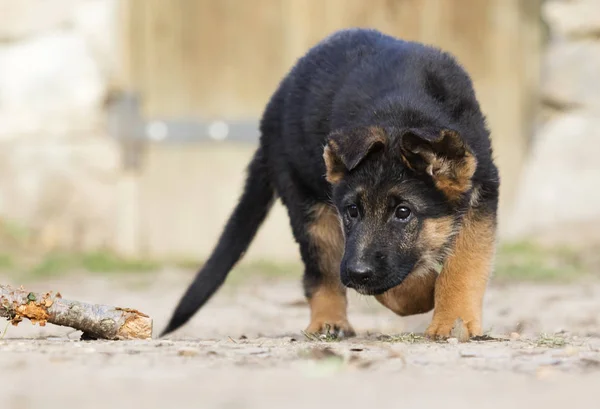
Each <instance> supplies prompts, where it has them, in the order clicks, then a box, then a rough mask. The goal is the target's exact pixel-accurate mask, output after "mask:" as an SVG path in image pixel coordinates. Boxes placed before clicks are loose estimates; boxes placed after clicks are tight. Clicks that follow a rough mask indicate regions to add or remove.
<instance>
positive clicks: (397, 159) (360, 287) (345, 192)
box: [324, 127, 477, 295]
mask: <svg viewBox="0 0 600 409" xmlns="http://www.w3.org/2000/svg"><path fill="white" fill-rule="evenodd" d="M324 159H325V164H326V168H327V175H326V176H327V180H328V181H329V182H330V183H331V184H332V186H333V201H334V204H335V205H336V207H337V209H338V212H339V216H340V220H341V223H342V227H343V231H344V235H345V249H344V256H343V258H342V262H341V280H342V283H343V284H344V285H345V286H347V287H351V288H354V289H356V290H357V291H358V292H360V293H363V294H370V295H374V294H381V293H383V292H385V291H387V290H389V289H390V288H392V287H395V286H397V285H399V284H400V283H402V281H403V280H404V278H406V277H407V276H408V274H409V273H411V272H412V271H415V273H417V272H418V271H419V270H421V269H422V270H423V271H428V269H429V268H430V267H431V266H432V265H435V264H436V263H437V262H438V261H439V260H440V257H441V256H442V254H443V253H444V249H445V248H446V247H447V246H448V244H449V242H450V241H451V238H452V236H453V235H454V233H455V231H456V228H457V223H458V221H457V217H456V214H457V211H458V210H459V209H460V207H461V206H464V203H466V202H467V200H468V198H467V196H468V195H469V194H470V191H471V184H472V182H471V181H472V177H473V174H474V173H475V169H476V165H477V162H476V160H475V157H474V156H473V154H472V152H471V151H470V150H469V148H468V147H467V146H466V144H465V142H464V141H463V139H462V138H461V136H460V135H459V134H458V133H456V132H454V131H451V130H448V129H433V128H431V129H394V128H391V129H387V128H386V129H384V128H379V127H365V128H353V129H343V130H339V131H336V132H333V133H332V134H331V135H329V138H328V141H327V145H326V147H325V151H324Z"/></svg>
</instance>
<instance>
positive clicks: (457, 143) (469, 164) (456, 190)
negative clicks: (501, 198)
mask: <svg viewBox="0 0 600 409" xmlns="http://www.w3.org/2000/svg"><path fill="white" fill-rule="evenodd" d="M400 150H401V155H402V160H403V161H404V164H405V165H406V166H407V167H408V168H410V169H412V170H413V171H415V172H417V173H422V174H428V175H429V176H431V177H432V178H433V181H434V183H435V185H436V187H437V188H438V189H439V190H441V191H442V192H443V193H444V194H445V195H446V197H448V198H449V199H450V200H457V199H459V198H460V197H461V196H462V195H463V194H464V193H466V192H467V191H468V190H469V189H471V185H472V178H473V175H474V174H475V169H476V168H477V160H476V159H475V156H474V155H473V153H472V152H471V150H470V149H469V147H468V146H467V145H466V143H465V141H464V140H463V138H462V137H461V136H460V134H459V133H458V132H455V131H452V130H449V129H443V130H432V129H411V130H408V131H407V132H405V133H404V134H403V135H402V140H401V142H400Z"/></svg>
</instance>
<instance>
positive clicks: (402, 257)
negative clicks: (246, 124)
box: [163, 29, 500, 338]
mask: <svg viewBox="0 0 600 409" xmlns="http://www.w3.org/2000/svg"><path fill="white" fill-rule="evenodd" d="M260 131H261V138H260V145H259V147H258V149H257V151H256V153H255V155H254V158H253V159H252V161H251V163H250V165H249V168H248V175H247V180H246V184H245V188H244V192H243V194H242V196H241V198H240V199H239V203H238V205H237V207H236V208H235V210H234V212H233V214H232V215H231V217H230V219H229V221H228V222H227V225H226V226H225V229H224V231H223V233H222V235H221V237H220V239H219V242H218V244H217V246H216V248H215V249H214V251H213V253H212V255H211V256H210V258H209V259H208V261H207V262H206V264H205V265H204V266H203V267H202V269H201V270H200V271H199V273H198V274H197V276H196V277H195V279H194V281H193V282H192V284H191V285H190V286H189V288H188V289H187V292H186V293H185V295H184V296H183V298H182V299H181V301H180V303H179V305H178V306H177V308H176V310H175V312H174V314H173V316H172V318H171V321H170V322H169V324H168V326H167V328H166V329H165V330H164V332H163V335H164V334H167V333H169V332H171V331H173V330H175V329H177V328H179V327H180V326H182V325H183V324H185V323H186V322H187V321H188V320H189V319H190V317H192V315H194V314H195V313H196V311H198V309H200V307H202V305H203V304H204V303H205V302H206V301H207V300H208V299H209V298H210V297H211V296H212V295H213V294H214V293H215V291H216V290H217V289H218V288H219V287H220V286H221V285H222V284H223V282H224V281H225V278H226V277H227V274H228V272H229V271H230V269H231V268H232V267H233V266H234V264H235V263H236V262H237V261H238V260H239V259H240V258H241V257H242V256H243V254H244V252H245V251H246V249H247V248H248V246H249V244H250V242H251V241H252V239H253V237H254V235H255V234H256V232H257V230H258V228H259V226H260V225H261V223H262V222H263V221H264V219H265V217H266V216H267V213H268V211H269V209H270V207H271V205H272V203H273V201H274V200H275V198H276V196H279V197H280V198H281V200H282V202H283V204H284V205H285V207H286V208H287V211H288V213H289V217H290V221H291V227H292V230H293V234H294V237H295V239H296V241H297V242H298V244H299V246H300V253H301V256H302V260H303V262H304V266H305V271H304V280H303V281H304V290H305V295H306V297H307V299H308V301H309V304H310V312H311V314H310V324H309V325H308V328H307V332H309V333H320V332H324V331H333V332H334V333H336V334H338V335H339V336H351V335H353V334H354V330H353V328H352V326H351V325H350V323H349V322H348V319H347V315H346V305H347V301H346V288H347V287H349V288H352V289H354V290H356V291H357V292H359V293H361V294H365V295H373V296H375V298H376V299H377V300H378V301H379V302H380V303H382V304H383V305H385V306H386V307H388V308H389V309H391V310H392V311H394V312H395V313H397V314H399V315H410V314H418V313H424V312H427V311H430V310H431V309H432V308H434V306H435V308H434V313H433V320H432V322H431V324H430V326H429V328H428V329H427V331H426V335H427V336H429V337H433V338H445V337H448V336H450V334H451V331H452V330H453V328H455V324H456V325H460V328H457V329H455V331H456V330H458V331H460V333H462V334H464V336H465V337H472V336H476V335H480V334H481V332H482V331H481V326H482V323H481V315H482V301H483V297H484V292H485V289H486V286H487V281H488V277H489V275H490V271H491V268H492V262H493V256H494V250H495V244H496V239H495V237H496V214H497V204H498V188H499V184H500V181H499V177H498V170H497V168H496V166H495V165H494V163H493V158H492V148H491V141H490V138H489V131H488V130H487V128H486V124H485V119H484V117H483V115H482V113H481V111H480V107H479V104H478V102H477V99H476V96H475V93H474V90H473V86H472V83H471V80H470V78H469V76H468V74H467V73H466V72H465V70H463V68H461V66H460V65H459V64H458V63H457V62H456V61H455V59H454V58H453V57H452V56H450V55H449V54H447V53H445V52H442V51H440V50H438V49H435V48H432V47H429V46H425V45H423V44H419V43H415V42H408V41H402V40H399V39H396V38H393V37H390V36H387V35H385V34H382V33H380V32H378V31H375V30H365V29H349V30H343V31H339V32H336V33H334V34H333V35H331V36H330V37H328V38H326V39H325V40H323V41H322V42H321V43H319V44H317V45H316V46H315V47H313V48H312V49H311V50H310V51H309V52H308V53H307V54H306V55H305V56H304V57H302V58H300V60H299V61H298V62H297V64H296V65H295V66H294V68H293V69H292V70H291V72H290V73H289V74H288V75H287V76H286V77H285V78H284V79H283V80H282V82H281V83H280V85H279V88H278V89H277V91H276V92H275V94H274V95H273V96H272V98H271V100H270V102H269V103H268V105H267V107H266V110H265V112H264V115H263V117H262V120H261V124H260Z"/></svg>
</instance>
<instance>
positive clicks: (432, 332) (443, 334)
mask: <svg viewBox="0 0 600 409" xmlns="http://www.w3.org/2000/svg"><path fill="white" fill-rule="evenodd" d="M425 335H426V336H427V337H428V338H431V339H447V338H457V339H458V340H459V341H460V342H467V341H468V340H469V339H470V338H471V337H474V336H478V335H481V322H480V320H479V319H476V318H474V317H472V318H471V319H469V320H467V321H464V320H463V319H462V318H461V317H460V316H455V315H451V316H446V317H439V316H435V314H434V317H433V320H432V321H431V324H430V325H429V328H427V331H425Z"/></svg>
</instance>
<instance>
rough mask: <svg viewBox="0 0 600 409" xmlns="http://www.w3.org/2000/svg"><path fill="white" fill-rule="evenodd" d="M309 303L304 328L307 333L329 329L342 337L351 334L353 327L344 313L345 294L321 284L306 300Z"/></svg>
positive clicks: (324, 331)
mask: <svg viewBox="0 0 600 409" xmlns="http://www.w3.org/2000/svg"><path fill="white" fill-rule="evenodd" d="M308 302H309V304H310V324H309V326H308V327H307V328H306V332H308V333H309V334H315V333H327V331H330V332H331V333H334V334H339V335H342V336H344V337H349V336H353V335H354V334H355V332H354V329H353V328H352V326H351V325H350V323H349V322H348V318H347V315H346V308H347V304H348V302H347V300H346V294H345V293H342V292H340V291H339V289H333V288H331V287H328V286H325V285H322V286H320V287H319V288H318V289H317V290H316V291H315V292H314V293H313V295H312V297H311V298H310V300H309V301H308Z"/></svg>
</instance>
